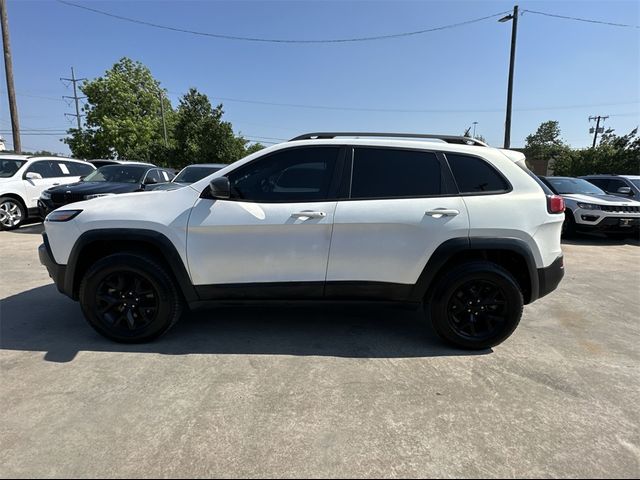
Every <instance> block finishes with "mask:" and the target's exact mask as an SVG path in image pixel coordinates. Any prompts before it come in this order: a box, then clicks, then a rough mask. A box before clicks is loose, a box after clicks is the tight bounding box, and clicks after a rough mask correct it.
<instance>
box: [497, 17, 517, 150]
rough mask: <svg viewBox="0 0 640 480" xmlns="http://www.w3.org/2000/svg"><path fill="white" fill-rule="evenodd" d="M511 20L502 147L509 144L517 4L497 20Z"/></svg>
mask: <svg viewBox="0 0 640 480" xmlns="http://www.w3.org/2000/svg"><path fill="white" fill-rule="evenodd" d="M509 20H512V21H513V24H512V25H511V58H510V60H509V85H508V87H507V118H506V120H505V125H504V148H509V147H510V146H511V106H512V103H513V71H514V67H515V61H516V35H517V34H518V5H515V6H514V7H513V14H511V15H507V16H506V17H502V18H501V19H500V20H498V21H499V22H507V21H509Z"/></svg>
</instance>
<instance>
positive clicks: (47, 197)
mask: <svg viewBox="0 0 640 480" xmlns="http://www.w3.org/2000/svg"><path fill="white" fill-rule="evenodd" d="M40 198H41V199H43V200H51V194H50V193H49V192H48V191H46V190H45V191H44V192H42V195H40Z"/></svg>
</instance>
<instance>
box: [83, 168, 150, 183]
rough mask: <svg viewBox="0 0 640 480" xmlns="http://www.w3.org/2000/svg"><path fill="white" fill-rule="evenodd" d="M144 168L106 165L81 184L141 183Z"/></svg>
mask: <svg viewBox="0 0 640 480" xmlns="http://www.w3.org/2000/svg"><path fill="white" fill-rule="evenodd" d="M147 170H149V167H145V166H133V165H107V166H105V167H100V168H99V169H98V170H96V171H95V172H92V173H90V174H89V175H87V176H86V177H84V180H83V182H113V183H142V178H143V177H144V174H145V173H146V172H147Z"/></svg>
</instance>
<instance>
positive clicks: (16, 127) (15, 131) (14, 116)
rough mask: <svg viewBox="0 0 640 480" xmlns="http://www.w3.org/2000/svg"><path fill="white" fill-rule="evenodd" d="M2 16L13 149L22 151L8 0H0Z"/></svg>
mask: <svg viewBox="0 0 640 480" xmlns="http://www.w3.org/2000/svg"><path fill="white" fill-rule="evenodd" d="M0 17H2V18H1V19H0V20H1V23H2V46H3V49H4V71H5V73H6V76H7V94H8V96H9V114H10V115H11V132H12V135H13V150H14V151H15V152H16V153H22V144H21V143H20V121H19V120H18V105H17V103H16V91H15V88H14V86H13V62H12V61H11V45H10V42H9V19H8V17H7V4H6V0H0Z"/></svg>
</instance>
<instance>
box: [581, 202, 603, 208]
mask: <svg viewBox="0 0 640 480" xmlns="http://www.w3.org/2000/svg"><path fill="white" fill-rule="evenodd" d="M578 207H579V208H584V209H585V210H600V205H595V204H593V203H580V202H578Z"/></svg>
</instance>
